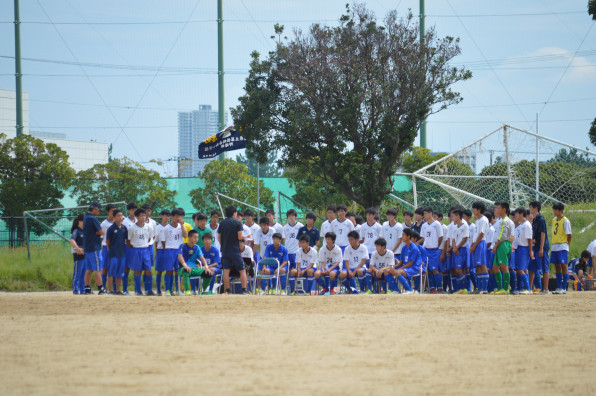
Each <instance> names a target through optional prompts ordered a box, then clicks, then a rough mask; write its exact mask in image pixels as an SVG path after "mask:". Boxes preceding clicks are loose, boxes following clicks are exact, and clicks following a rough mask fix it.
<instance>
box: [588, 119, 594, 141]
mask: <svg viewBox="0 0 596 396" xmlns="http://www.w3.org/2000/svg"><path fill="white" fill-rule="evenodd" d="M588 136H589V137H590V143H592V144H593V145H594V146H596V118H594V121H592V125H590V130H589V131H588Z"/></svg>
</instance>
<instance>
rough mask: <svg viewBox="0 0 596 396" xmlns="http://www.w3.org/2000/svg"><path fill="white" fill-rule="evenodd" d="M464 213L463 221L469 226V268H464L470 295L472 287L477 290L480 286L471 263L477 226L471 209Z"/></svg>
mask: <svg viewBox="0 0 596 396" xmlns="http://www.w3.org/2000/svg"><path fill="white" fill-rule="evenodd" d="M462 213H463V218H462V219H463V221H465V222H466V224H467V225H468V233H469V234H468V242H467V244H466V247H467V248H468V252H467V254H468V259H467V260H466V264H467V266H466V267H465V268H464V275H465V276H466V280H465V285H466V288H467V289H468V293H472V285H473V286H474V288H475V289H476V285H477V284H478V282H477V280H476V269H474V267H472V265H471V263H470V245H471V244H472V241H473V240H474V238H476V224H474V223H472V211H471V210H470V209H465V210H463V211H462Z"/></svg>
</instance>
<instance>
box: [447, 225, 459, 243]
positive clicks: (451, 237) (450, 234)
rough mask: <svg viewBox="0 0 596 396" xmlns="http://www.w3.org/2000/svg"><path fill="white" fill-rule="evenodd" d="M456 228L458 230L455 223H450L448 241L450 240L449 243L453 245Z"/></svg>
mask: <svg viewBox="0 0 596 396" xmlns="http://www.w3.org/2000/svg"><path fill="white" fill-rule="evenodd" d="M455 228H457V226H456V225H455V223H454V222H451V223H449V225H448V226H447V239H449V243H451V240H452V239H453V231H454V229H455ZM451 247H453V246H451Z"/></svg>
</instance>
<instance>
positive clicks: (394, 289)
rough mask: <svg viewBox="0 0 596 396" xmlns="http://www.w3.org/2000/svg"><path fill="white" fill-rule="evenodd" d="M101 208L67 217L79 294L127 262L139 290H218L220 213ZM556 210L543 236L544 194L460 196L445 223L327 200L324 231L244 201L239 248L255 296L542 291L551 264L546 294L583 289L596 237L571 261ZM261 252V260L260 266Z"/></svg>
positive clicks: (112, 278)
mask: <svg viewBox="0 0 596 396" xmlns="http://www.w3.org/2000/svg"><path fill="white" fill-rule="evenodd" d="M100 209H101V206H100V205H99V204H98V203H96V202H94V203H92V204H91V205H90V207H89V212H88V213H87V215H85V216H83V215H81V216H79V217H77V218H76V219H75V221H74V222H73V227H72V230H71V232H72V238H71V245H72V247H73V257H74V261H75V267H74V273H73V293H74V294H92V291H91V286H90V283H91V276H92V274H95V281H96V282H95V283H96V285H98V291H99V294H105V293H107V294H117V295H121V294H123V295H127V294H128V277H129V272H130V271H131V270H132V271H133V273H134V292H135V294H136V295H149V296H151V295H174V291H175V290H178V288H179V287H180V288H183V290H184V294H187V295H191V294H213V293H214V291H215V290H216V288H217V286H218V285H217V284H216V283H215V282H216V279H217V277H218V275H220V274H221V273H222V267H221V255H220V251H219V243H218V238H217V232H218V227H219V226H218V219H219V212H217V211H212V212H211V213H210V220H211V221H210V223H207V220H208V218H207V216H206V215H205V214H202V213H196V214H194V215H193V216H192V219H193V221H194V223H195V227H194V228H193V227H192V226H191V225H190V224H188V223H185V222H184V216H185V212H184V210H183V209H180V208H177V209H174V210H172V211H169V210H163V211H162V212H161V213H160V216H161V222H160V223H159V224H158V223H157V222H155V221H154V220H153V219H151V218H150V217H149V216H150V215H151V206H150V205H148V204H145V205H143V206H142V207H141V208H138V207H137V205H136V204H134V203H129V204H128V205H127V211H128V217H125V216H124V214H123V213H122V211H121V210H120V209H118V208H116V207H115V206H114V205H107V206H106V208H105V209H106V211H107V215H108V217H107V218H106V219H105V220H104V221H103V222H102V223H101V224H100V223H99V221H98V220H97V216H98V214H99V212H100ZM552 209H553V214H554V218H553V220H552V227H551V234H550V244H549V238H548V236H547V227H546V222H545V220H544V218H543V217H542V215H541V214H540V210H541V204H540V202H531V203H530V205H529V209H526V208H522V207H520V208H517V209H515V210H513V211H512V210H511V209H510V207H509V204H508V203H507V202H495V203H494V206H493V208H492V210H487V208H486V205H485V204H484V203H483V202H475V203H474V204H473V205H472V210H468V209H465V208H463V207H462V206H460V205H455V206H453V207H452V208H451V209H450V210H449V212H448V217H447V220H448V224H444V223H443V214H442V213H440V212H438V211H435V210H433V208H431V207H426V208H419V209H416V210H415V211H414V213H412V212H410V211H407V210H406V211H404V213H403V217H404V220H405V222H404V223H399V222H398V221H397V216H398V211H397V209H389V210H387V211H386V213H385V214H386V217H387V221H385V222H384V223H383V224H380V223H379V221H378V219H379V217H378V214H377V211H376V210H375V209H373V208H369V209H367V210H366V213H365V216H366V222H362V224H358V223H357V221H356V217H357V216H356V215H355V214H353V213H352V212H348V209H347V207H346V206H344V205H338V206H333V205H330V206H329V207H328V208H327V217H328V219H327V220H326V221H324V222H323V223H322V226H321V232H319V230H318V229H317V227H316V226H315V220H316V215H315V214H314V213H308V214H307V215H306V223H307V224H306V225H303V224H302V223H300V222H298V221H297V217H298V213H297V212H296V210H294V209H290V210H289V211H288V212H287V213H286V216H287V219H288V222H287V224H286V225H284V226H282V225H281V224H279V223H276V222H275V213H274V212H273V211H272V210H268V211H267V212H266V215H265V217H262V218H261V219H260V220H259V224H258V225H257V224H256V223H255V222H254V214H253V213H252V212H251V211H250V210H247V211H246V212H244V213H242V212H239V213H238V219H240V220H241V221H242V220H243V219H244V220H245V223H244V224H243V231H242V234H243V235H244V241H242V242H241V243H240V252H241V256H242V257H243V260H245V263H247V264H249V266H250V267H251V270H250V271H249V272H250V273H251V274H252V276H254V275H259V274H260V275H263V277H262V279H261V281H260V282H258V283H256V284H255V286H256V290H254V291H253V292H254V293H257V294H276V293H278V292H280V293H282V294H285V291H286V290H287V289H289V293H290V294H296V293H301V294H307V295H310V294H337V293H347V294H357V293H365V294H372V293H390V294H400V293H401V294H412V293H417V292H421V291H422V289H423V287H424V285H422V284H421V281H422V280H427V282H428V290H429V292H430V293H431V294H442V293H457V294H468V293H473V294H489V293H490V294H533V293H534V294H535V293H539V294H548V293H549V292H548V280H549V263H552V264H554V267H555V269H556V281H557V287H556V290H555V291H553V294H565V293H567V285H568V281H569V279H570V276H571V277H572V279H573V281H574V287H575V288H576V290H581V288H582V285H584V279H585V276H593V271H594V266H593V262H594V259H593V256H594V255H596V240H595V241H594V242H592V243H591V244H590V245H589V246H588V249H587V250H585V251H583V252H582V254H581V257H580V258H578V259H576V260H573V261H572V262H571V265H570V262H569V245H570V244H571V238H572V233H571V224H570V222H569V220H568V219H567V218H566V217H565V216H564V214H563V212H564V205H563V204H561V203H556V204H554V205H553V207H552ZM413 219H414V221H412V220H413ZM321 237H322V242H321V240H320V239H321ZM551 244H552V245H551ZM549 250H550V260H549ZM154 253H155V254H154ZM262 259H267V261H264V262H266V263H267V265H260V264H259V262H260V260H262ZM153 266H155V271H156V290H157V291H156V292H154V291H153V274H152V268H153ZM570 271H571V274H570ZM586 272H588V274H586ZM164 273H165V275H164ZM288 275H289V277H288ZM162 276H164V278H163V281H164V282H163V285H162ZM141 277H143V278H141ZM178 277H180V279H181V280H182V282H181V283H182V284H181V285H179V281H178V279H179V278H178ZM277 279H279V283H280V284H279V285H278V284H277ZM201 280H202V282H200V281H201ZM356 280H357V281H358V285H356ZM541 280H542V283H541V282H540V281H541ZM299 281H300V282H299ZM338 281H339V282H340V283H339V284H338ZM298 285H300V287H299V288H297V286H298ZM338 286H339V287H338ZM400 286H401V288H400ZM143 289H144V293H143ZM164 289H165V290H164ZM162 291H163V292H162Z"/></svg>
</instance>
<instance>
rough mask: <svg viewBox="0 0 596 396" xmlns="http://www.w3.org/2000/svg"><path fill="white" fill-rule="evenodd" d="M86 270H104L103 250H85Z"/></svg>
mask: <svg viewBox="0 0 596 396" xmlns="http://www.w3.org/2000/svg"><path fill="white" fill-rule="evenodd" d="M85 270H86V271H101V270H103V258H102V255H101V250H96V251H94V252H85Z"/></svg>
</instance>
